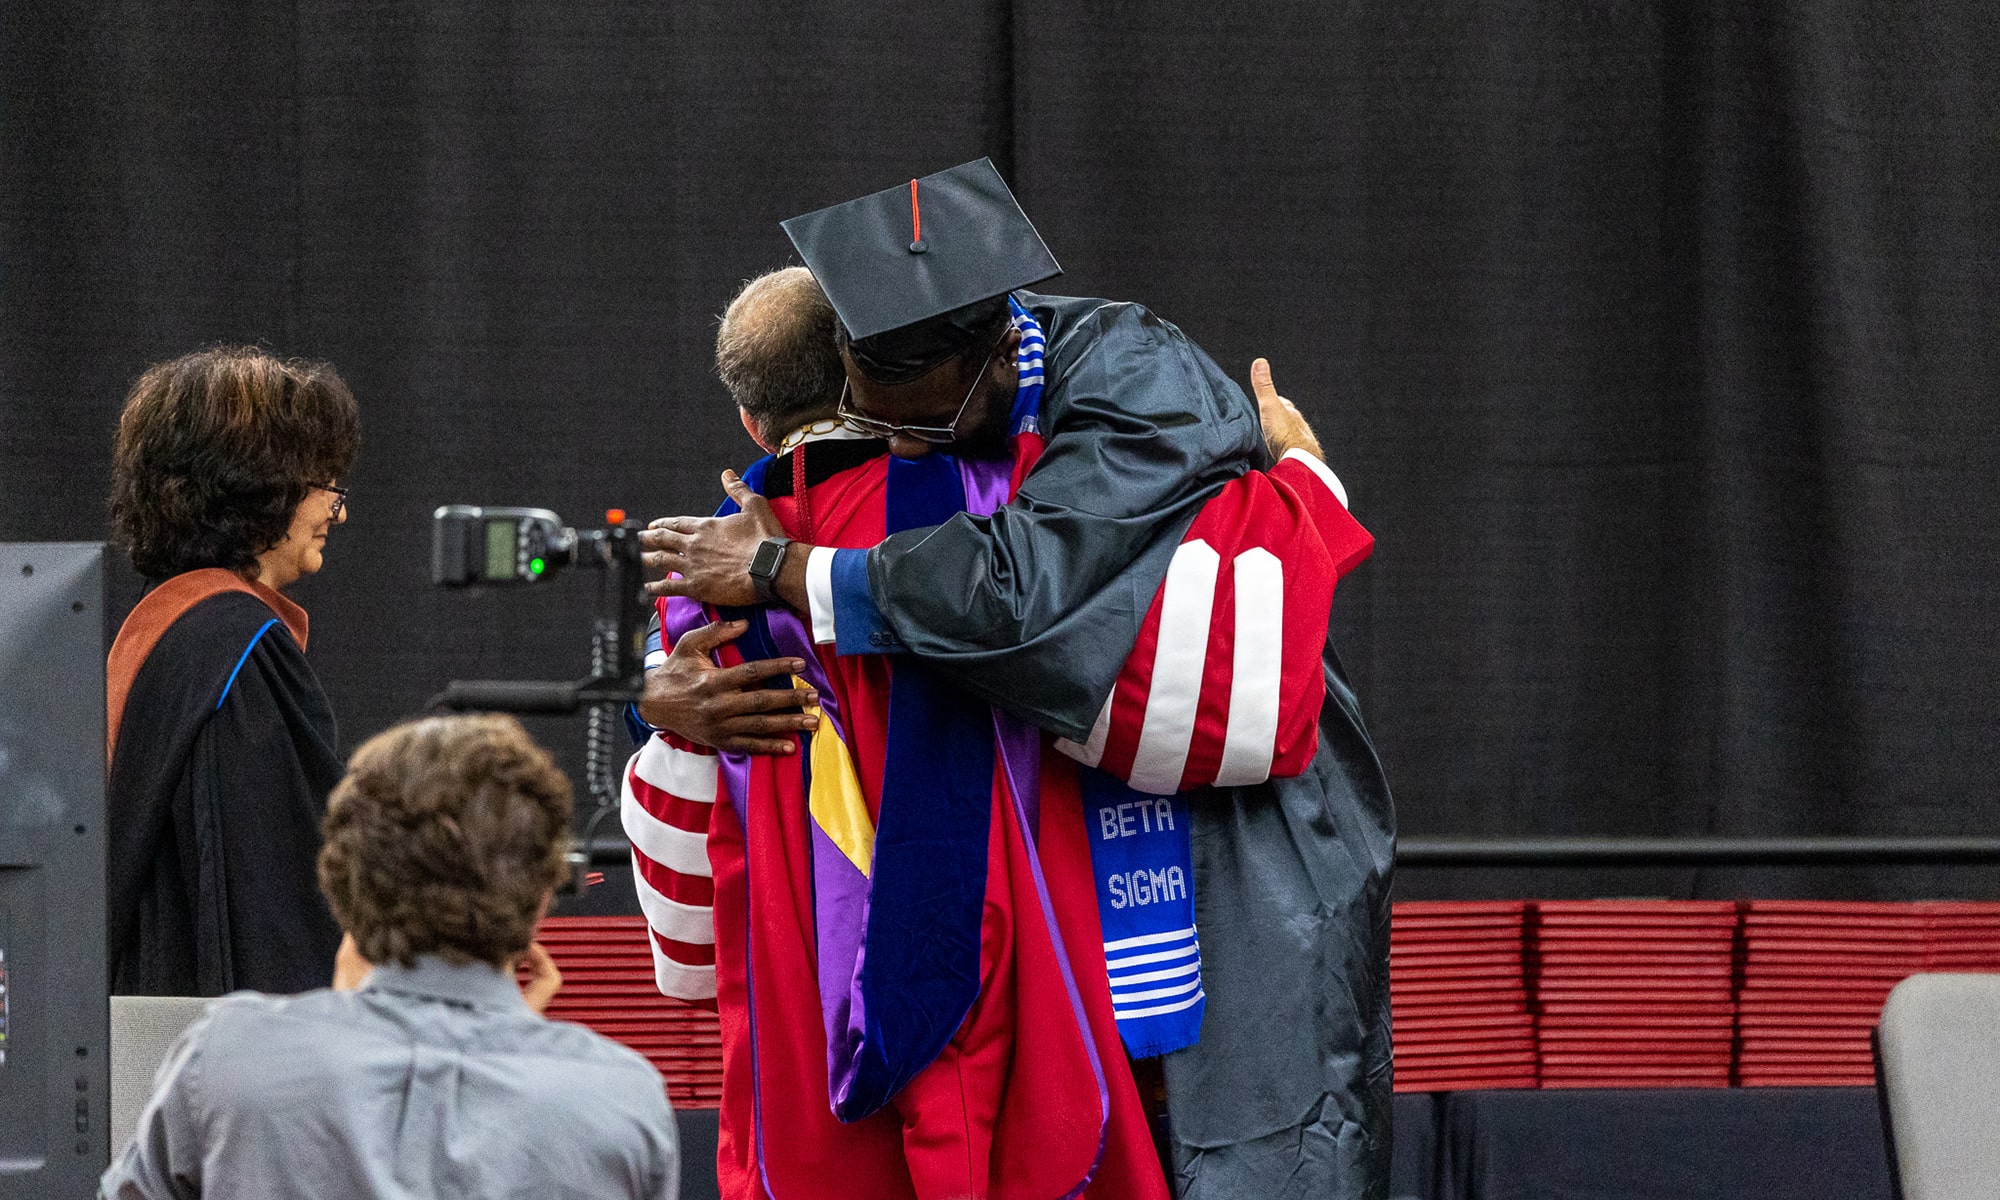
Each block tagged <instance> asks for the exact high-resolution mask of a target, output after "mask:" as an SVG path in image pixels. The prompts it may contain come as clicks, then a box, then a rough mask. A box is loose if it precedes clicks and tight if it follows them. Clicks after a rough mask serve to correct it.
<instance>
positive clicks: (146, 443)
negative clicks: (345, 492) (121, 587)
mask: <svg viewBox="0 0 2000 1200" xmlns="http://www.w3.org/2000/svg"><path fill="white" fill-rule="evenodd" d="M360 447H361V419H360V415H359V411H358V410H357V409H356V407H355V404H354V396H353V394H352V393H350V392H349V391H348V390H347V385H346V384H345V383H343V382H342V381H341V378H340V375H339V374H338V373H337V372H335V371H334V369H333V368H332V367H331V366H328V365H327V364H325V363H316V362H304V361H298V360H284V359H279V358H275V357H273V356H272V355H270V354H266V353H265V352H264V351H262V350H258V349H255V348H254V347H219V348H216V349H212V350H202V351H199V352H197V353H194V354H187V355H183V356H181V357H180V358H177V359H174V360H173V361H171V362H164V363H160V364H158V365H156V366H154V367H152V368H150V369H148V370H147V371H146V373H145V374H144V375H142V376H140V377H139V382H137V383H136V384H134V385H133V386H132V392H131V395H129V396H128V397H127V398H126V400H125V410H124V412H123V414H122V415H120V417H119V418H118V439H117V444H116V447H115V449H114V450H113V452H112V465H111V478H112V490H111V516H112V520H113V522H114V523H115V524H116V525H117V526H118V529H119V532H120V534H121V535H122V537H123V540H124V542H125V544H126V546H127V547H128V548H129V549H130V551H131V554H132V565H133V566H135V567H137V568H138V569H139V572H140V574H142V575H145V576H147V577H148V578H152V579H165V578H167V577H168V576H172V575H179V574H181V573H182V572H185V571H192V570H196V569H199V568H203V567H221V568H224V569H227V570H231V571H235V572H237V573H238V574H241V575H243V576H244V577H245V578H248V579H261V580H263V581H264V582H265V583H267V584H269V585H270V586H272V587H279V588H282V587H284V586H286V585H287V584H289V583H291V582H293V581H295V580H297V579H298V578H300V577H301V576H304V575H310V574H312V573H313V572H315V571H318V570H319V569H320V565H321V554H322V550H323V547H324V545H325V541H326V534H327V532H328V530H329V528H330V527H331V526H333V525H335V524H338V523H339V522H340V521H342V520H343V519H345V505H344V504H343V503H342V502H341V497H340V495H339V494H338V493H336V492H334V491H331V490H329V488H330V487H332V486H338V480H339V479H340V478H341V477H342V476H344V475H345V474H346V473H347V471H348V469H349V468H350V467H352V466H353V465H354V458H355V455H356V454H357V453H358V452H359V451H360Z"/></svg>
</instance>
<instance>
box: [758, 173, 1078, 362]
mask: <svg viewBox="0 0 2000 1200" xmlns="http://www.w3.org/2000/svg"><path fill="white" fill-rule="evenodd" d="M784 228H785V233H786V234H787V235H788V236H789V237H790V238H791V239H792V245H794V246H796V247H798V251H799V255H800V256H801V257H803V258H804V259H805V260H806V266H807V267H809V268H811V269H812V273H813V277H814V278H816V279H818V280H819V285H820V287H821V288H822V289H823V290H824V291H825V292H826V297H827V299H828V300H830V301H832V302H833V310H834V312H836V313H838V314H839V315H840V322H841V324H842V325H844V326H846V328H847V333H848V336H849V337H850V338H852V339H853V342H852V344H851V345H850V347H849V349H850V351H851V352H853V354H854V356H855V359H856V361H857V362H858V363H860V365H861V366H862V368H863V370H865V371H867V373H868V374H869V375H870V376H871V377H874V378H879V379H883V380H884V381H885V382H886V381H888V380H890V379H892V378H896V377H902V378H909V377H913V375H914V374H920V373H921V371H922V370H925V369H928V368H929V367H931V366H935V365H936V364H937V363H939V362H942V361H944V359H945V358H947V357H949V356H950V355H951V354H952V353H955V352H956V351H957V350H959V349H961V348H963V345H964V337H962V336H960V337H958V338H957V340H956V341H954V334H955V332H956V330H957V329H958V327H960V326H967V325H969V324H983V323H984V322H983V320H976V321H970V322H969V321H967V320H965V319H962V318H961V319H959V320H947V321H942V322H940V321H936V320H934V318H942V317H948V316H950V315H952V314H963V313H964V312H965V310H970V312H971V313H973V314H977V313H979V312H980V309H979V308H972V307H971V306H980V305H981V302H982V301H988V300H993V299H995V298H997V297H1001V296H1005V295H1006V294H1007V293H1009V292H1011V291H1013V290H1014V289H1015V288H1020V287H1027V286H1028V285H1029V284H1031V283H1040V282H1041V281H1042V280H1044V279H1047V278H1049V277H1051V276H1054V275H1060V274H1062V267H1061V266H1059V265H1057V263H1056V260H1055V256H1054V255H1052V254H1050V253H1049V248H1048V247H1047V246H1046V245H1044V244H1043V243H1042V235H1041V234H1039V233H1036V232H1035V227H1034V225H1032V224H1030V223H1029V221H1028V218H1027V215H1026V214H1025V213H1023V212H1022V211H1021V206H1020V205H1019V204H1017V203H1016V202H1015V200H1014V193H1013V192H1011V191H1009V190H1007V181H1006V180H1004V179H1002V178H1000V172H999V171H998V170H996V169H995V168H994V166H993V160H992V159H988V158H982V159H979V160H978V161H976V162H969V163H966V164H964V165H963V166H957V167H953V168H951V169H950V170H948V171H939V172H938V173H937V174H935V175H926V176H924V177H923V178H922V179H913V180H911V181H910V182H909V183H908V184H907V185H905V186H898V187H892V188H888V189H886V190H884V191H880V192H876V193H875V194H874V195H872V196H863V197H861V198H860V199H859V200H849V201H848V202H847V203H845V204H836V205H834V206H832V207H831V208H822V209H820V210H819V211H818V212H810V213H807V214H805V215H804V216H800V217H793V218H792V219H791V220H789V221H786V222H784ZM982 307H983V306H982ZM912 327H917V328H912ZM903 330H908V331H909V332H908V335H907V336H905V335H903V334H901V333H899V332H898V331H903ZM964 332H965V334H967V335H970V334H971V333H973V330H971V329H970V328H967V329H965V331H964ZM892 333H894V334H897V336H894V337H884V336H883V335H884V334H892ZM871 368H872V369H871Z"/></svg>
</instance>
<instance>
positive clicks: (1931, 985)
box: [1875, 975, 2000, 1200]
mask: <svg viewBox="0 0 2000 1200" xmlns="http://www.w3.org/2000/svg"><path fill="white" fill-rule="evenodd" d="M1875 1043H1876V1054H1877V1057H1878V1062H1879V1070H1878V1071H1877V1075H1876V1080H1877V1087H1878V1088H1879V1089H1880V1093H1881V1097H1882V1109H1883V1115H1884V1118H1885V1124H1886V1126H1887V1129H1888V1134H1889V1150H1890V1154H1891V1161H1892V1163H1893V1164H1894V1166H1895V1170H1896V1176H1897V1179H1898V1182H1899V1184H1900V1194H1901V1196H1902V1197H1903V1200H1959V1198H1960V1197H1971V1196H1980V1197H1987V1196H1994V1195H2000V975H1912V976H1910V977H1909V978H1908V979H1905V980H1903V982H1901V983H1899V984H1897V985H1896V988H1895V990H1894V991H1892V992H1890V993H1889V1001H1888V1003H1887V1004H1884V1005H1883V1006H1882V1020H1881V1024H1880V1025H1879V1026H1878V1027H1877V1028H1876V1031H1875Z"/></svg>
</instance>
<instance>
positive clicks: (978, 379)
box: [834, 333, 1006, 446]
mask: <svg viewBox="0 0 2000 1200" xmlns="http://www.w3.org/2000/svg"><path fill="white" fill-rule="evenodd" d="M1001 337H1002V338H1005V337H1006V335H1005V334H1004V333H1003V334H1001ZM999 352H1000V347H999V345H998V343H996V344H995V345H994V347H993V349H991V350H988V351H987V352H986V361H984V362H982V363H980V364H979V370H978V371H977V372H975V373H974V374H973V376H972V386H971V387H969V388H967V389H965V399H964V400H962V401H960V402H959V405H958V415H956V416H954V417H953V418H952V419H951V424H949V425H891V424H890V423H889V422H887V421H878V420H876V419H875V418H874V417H865V416H862V415H861V414H860V413H858V412H855V411H854V410H853V409H851V408H849V407H848V406H847V381H846V380H845V379H843V380H841V381H840V404H839V406H838V407H837V408H836V409H835V410H834V412H835V413H836V414H837V415H838V416H839V417H840V419H841V420H842V421H844V422H845V423H846V424H847V427H848V428H849V429H852V430H854V431H856V432H857V433H865V434H867V435H868V436H870V437H879V438H892V437H907V438H915V439H917V440H918V441H920V442H929V443H930V444H931V445H933V446H948V445H950V444H951V443H953V442H955V441H957V440H958V423H959V422H960V421H963V420H964V419H965V410H966V409H968V408H970V407H972V397H973V395H974V393H976V392H978V391H979V385H980V384H981V383H983V382H985V380H986V368H988V367H990V366H992V365H993V356H994V355H995V354H998V353H999Z"/></svg>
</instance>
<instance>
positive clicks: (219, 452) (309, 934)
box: [106, 347, 361, 996]
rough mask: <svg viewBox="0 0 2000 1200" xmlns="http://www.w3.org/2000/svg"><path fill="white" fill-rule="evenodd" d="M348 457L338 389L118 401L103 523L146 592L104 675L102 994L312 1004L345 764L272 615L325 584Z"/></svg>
mask: <svg viewBox="0 0 2000 1200" xmlns="http://www.w3.org/2000/svg"><path fill="white" fill-rule="evenodd" d="M360 445H361V423H360V417H359V414H358V412H357V410H356V407H355V403H354V397H353V395H352V394H351V393H350V392H349V391H348V389H347V385H346V384H345V383H343V382H341V378H340V376H339V375H338V374H337V373H336V372H335V371H334V369H333V368H332V367H330V366H328V365H327V364H325V363H315V362H304V361H298V360H284V359H279V358H276V357H274V356H272V355H270V354H268V353H265V352H264V351H262V350H258V349H255V348H252V347H240V348H232V347H218V348H214V349H209V350H203V351H199V352H197V353H194V354H188V355H184V356H182V357H180V358H177V359H174V360H173V361H171V362H165V363H160V364H158V365H156V366H154V367H152V368H150V369H149V370H147V371H146V373H145V374H144V375H142V376H140V378H139V381H138V383H136V384H135V385H134V386H133V388H132V392H131V395H130V396H129V397H128V398H127V400H126V403H125V410H124V413H123V415H121V416H120V418H119V421H118V440H117V446H116V449H115V451H114V454H113V460H112V494H111V515H112V519H113V521H114V522H115V523H116V525H117V527H118V531H119V533H120V535H121V537H122V540H123V541H124V542H125V544H126V547H127V548H128V549H129V551H130V552H131V556H132V564H133V566H135V567H137V568H138V569H139V572H140V574H142V575H144V576H146V577H147V579H148V580H149V584H150V586H149V588H148V591H147V594H146V597H145V598H144V599H143V600H141V601H140V602H139V605H138V607H137V608H135V609H133V610H132V614H131V616H129V617H128V618H126V621H125V624H124V627H123V628H121V629H120V630H119V632H118V639H117V641H116V642H115V643H114V644H113V646H112V648H111V656H110V660H109V662H108V664H107V670H106V676H107V679H106V682H107V685H108V686H107V689H106V691H107V695H106V717H107V721H108V724H107V730H108V735H109V736H108V744H107V746H106V750H107V753H108V755H109V761H110V774H109V778H108V782H107V788H106V801H107V806H108V812H109V827H108V832H109V836H110V847H109V849H110V854H109V859H108V861H109V864H110V870H109V872H108V876H107V883H108V885H109V895H108V897H107V902H108V908H109V918H110V929H109V947H110V960H111V961H110V972H111V990H112V991H113V992H114V993H116V994H119V995H165V996H219V995H221V994H222V993H224V992H228V991H233V990H235V989H237V988H257V989H259V990H261V991H267V992H297V991H303V990H305V989H307V988H311V987H318V986H320V985H321V984H323V983H325V982H326V977H327V970H328V968H329V966H330V965H331V963H332V961H333V953H334V947H335V946H336V944H337V943H338V942H339V940H340V931H339V930H338V929H337V928H336V927H335V925H334V923H333V916H332V914H331V913H329V912H328V911H327V908H326V904H325V902H324V901H323V900H321V899H320V896H319V894H318V892H317V891H315V890H314V888H313V883H312V863H313V856H314V855H315V854H316V853H318V850H319V819H320V815H321V813H323V812H324V811H325V809H326V794H327V792H328V790H329V789H331V788H332V787H333V785H334V783H335V781H337V780H338V779H339V778H340V756H339V753H338V748H337V734H336V731H335V728H334V721H333V712H332V709H331V708H330V706H329V705H328V704H327V699H326V694H325V693H324V692H323V691H321V690H320V685H319V680H318V678H317V677H316V676H315V675H314V674H313V669H312V667H311V665H310V664H308V663H307V661H306V657H305V648H306V633H307V620H306V612H305V610H304V609H302V608H300V607H299V606H298V605H297V604H295V603H293V602H292V601H291V600H289V599H287V598H286V597H285V596H283V595H281V594H280V593H281V592H283V590H284V589H285V588H287V587H288V586H290V585H291V584H293V583H295V582H297V581H298V580H300V579H302V578H304V577H305V576H307V575H311V574H313V573H315V572H317V571H318V570H319V569H320V567H321V566H322V565H323V561H324V556H325V551H326V543H327V537H328V535H329V534H330V533H331V532H332V530H333V527H334V526H335V525H338V524H340V523H341V522H343V521H344V520H346V517H347V510H346V492H345V489H344V488H342V486H341V484H340V482H339V480H340V479H341V478H342V477H344V476H345V475H346V474H347V472H348V470H349V469H350V468H351V467H352V466H353V465H354V459H355V455H356V454H357V452H358V451H359V449H360Z"/></svg>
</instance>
